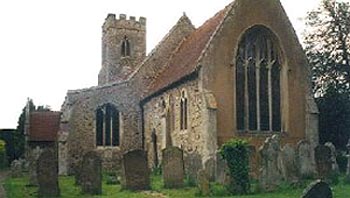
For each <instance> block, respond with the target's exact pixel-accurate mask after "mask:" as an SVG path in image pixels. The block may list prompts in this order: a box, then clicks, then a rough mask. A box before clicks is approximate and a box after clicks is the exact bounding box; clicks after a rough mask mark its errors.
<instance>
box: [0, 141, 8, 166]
mask: <svg viewBox="0 0 350 198" xmlns="http://www.w3.org/2000/svg"><path fill="white" fill-rule="evenodd" d="M6 164H7V159H6V143H5V141H3V140H0V168H1V169H3V168H5V167H6Z"/></svg>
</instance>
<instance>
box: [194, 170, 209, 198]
mask: <svg viewBox="0 0 350 198" xmlns="http://www.w3.org/2000/svg"><path fill="white" fill-rule="evenodd" d="M197 185H198V189H199V193H200V195H202V196H208V195H209V194H210V182H209V175H208V174H207V171H206V170H204V169H201V170H199V171H198V173H197Z"/></svg>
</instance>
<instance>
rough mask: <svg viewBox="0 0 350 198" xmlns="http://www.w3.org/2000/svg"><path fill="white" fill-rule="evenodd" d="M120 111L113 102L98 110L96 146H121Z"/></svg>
mask: <svg viewBox="0 0 350 198" xmlns="http://www.w3.org/2000/svg"><path fill="white" fill-rule="evenodd" d="M119 134H120V123H119V111H118V110H117V109H116V108H115V107H114V106H113V105H112V104H105V105H103V106H101V107H99V108H98V109H97V110H96V146H119V144H120V142H119Z"/></svg>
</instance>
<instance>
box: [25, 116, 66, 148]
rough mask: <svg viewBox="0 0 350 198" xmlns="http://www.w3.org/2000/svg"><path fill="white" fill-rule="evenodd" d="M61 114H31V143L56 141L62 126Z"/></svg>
mask: <svg viewBox="0 0 350 198" xmlns="http://www.w3.org/2000/svg"><path fill="white" fill-rule="evenodd" d="M60 115H61V113H60V112H53V111H42V112H41V111H40V112H31V113H30V120H29V141H56V139H57V132H58V130H59V125H60Z"/></svg>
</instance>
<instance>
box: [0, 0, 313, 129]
mask: <svg viewBox="0 0 350 198" xmlns="http://www.w3.org/2000/svg"><path fill="white" fill-rule="evenodd" d="M231 1H232V0H123V1H122V0H55V1H53V0H30V1H28V0H1V1H0V93H1V99H0V100H1V101H0V128H15V127H16V126H17V120H18V117H19V115H20V113H21V111H22V108H23V107H24V105H25V103H26V98H27V97H30V98H32V99H33V100H34V103H35V105H49V106H51V107H52V109H53V110H60V107H61V104H62V103H63V101H64V98H65V95H66V92H67V90H72V89H80V88H85V87H90V86H94V85H97V75H98V72H99V69H100V67H101V46H100V45H101V26H102V23H103V22H104V19H105V18H106V16H107V14H108V13H115V14H116V15H117V16H118V15H119V14H121V13H125V14H127V15H128V16H130V15H131V16H136V18H137V19H138V18H139V17H140V16H144V17H146V18H147V52H150V51H151V50H152V49H153V47H154V46H155V45H156V44H157V43H158V42H159V41H160V40H161V39H162V38H163V36H164V35H165V34H166V33H167V32H168V31H169V30H170V28H171V27H172V26H173V25H174V24H175V23H176V21H177V20H178V19H179V18H180V17H181V16H182V14H183V12H186V14H187V16H188V17H189V18H190V19H191V20H192V23H193V24H194V25H195V26H196V27H198V26H200V25H201V24H202V23H203V22H204V21H205V20H207V19H209V18H210V17H212V16H213V15H214V14H215V13H216V12H218V11H219V10H221V9H222V8H224V7H225V6H226V5H228V4H229V3H230V2H231ZM281 2H282V4H283V6H284V8H285V10H286V12H287V14H288V16H289V18H290V20H291V21H292V23H293V25H294V28H295V29H296V30H297V33H298V34H300V33H301V32H302V31H303V22H302V21H301V18H303V17H305V15H306V12H307V11H310V10H311V9H312V8H314V7H315V6H316V5H317V4H318V2H319V0H281ZM262 9H263V8H262ZM266 11H267V12H268V10H266Z"/></svg>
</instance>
